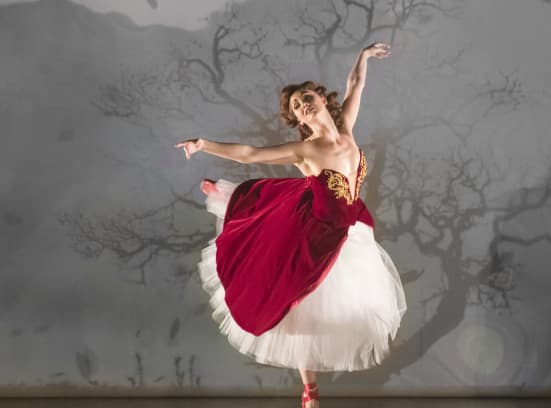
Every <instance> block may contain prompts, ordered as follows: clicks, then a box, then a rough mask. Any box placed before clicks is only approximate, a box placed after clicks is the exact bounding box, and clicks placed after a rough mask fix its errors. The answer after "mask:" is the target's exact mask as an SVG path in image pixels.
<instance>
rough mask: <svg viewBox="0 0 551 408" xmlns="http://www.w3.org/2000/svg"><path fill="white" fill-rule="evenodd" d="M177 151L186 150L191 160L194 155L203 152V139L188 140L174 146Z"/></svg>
mask: <svg viewBox="0 0 551 408" xmlns="http://www.w3.org/2000/svg"><path fill="white" fill-rule="evenodd" d="M174 147H175V148H177V149H184V152H185V153H186V158H187V159H189V158H190V157H191V155H192V154H193V153H196V152H198V151H200V150H201V148H202V147H203V141H202V140H201V139H199V138H198V139H188V140H184V141H181V142H179V143H177V144H175V145H174Z"/></svg>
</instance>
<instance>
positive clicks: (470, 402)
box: [0, 397, 551, 408]
mask: <svg viewBox="0 0 551 408" xmlns="http://www.w3.org/2000/svg"><path fill="white" fill-rule="evenodd" d="M0 407H1V408H38V407H40V408H188V407H189V408H215V407H216V408H293V407H295V408H298V407H300V397H297V398H63V399H60V398H14V399H0ZM550 407H551V399H539V398H538V399H535V398H518V399H515V398H513V399H512V398H503V399H501V398H500V399H496V398H480V399H469V398H329V397H327V398H322V399H321V401H320V408H550Z"/></svg>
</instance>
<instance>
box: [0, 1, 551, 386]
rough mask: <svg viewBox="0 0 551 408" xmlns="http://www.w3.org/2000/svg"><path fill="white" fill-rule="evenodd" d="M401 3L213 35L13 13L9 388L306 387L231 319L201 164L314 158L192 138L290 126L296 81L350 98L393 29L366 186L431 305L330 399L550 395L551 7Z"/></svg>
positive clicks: (286, 172) (7, 108) (286, 14)
mask: <svg viewBox="0 0 551 408" xmlns="http://www.w3.org/2000/svg"><path fill="white" fill-rule="evenodd" d="M3 3H8V2H6V1H4V2H3ZM9 3H13V2H9ZM80 3H83V4H84V5H83V4H80ZM143 3H146V4H149V6H148V7H149V10H150V13H152V14H154V13H167V10H168V9H170V8H172V10H174V8H175V7H180V8H181V9H188V8H189V7H190V6H189V3H188V2H177V1H176V0H173V1H171V2H170V1H168V0H165V1H163V0H159V1H158V2H146V1H145V0H144V2H143ZM197 3H200V2H197ZM201 3H202V2H201ZM360 3H362V2H360ZM365 3H368V2H365ZM390 3H392V2H388V1H380V2H379V1H375V9H374V19H373V22H372V26H371V27H369V28H368V29H367V31H366V27H368V26H367V23H366V21H367V20H366V10H363V9H361V8H359V7H355V6H353V5H349V9H347V7H346V6H345V3H344V2H343V1H341V0H334V1H332V2H330V1H328V0H326V1H323V2H320V1H314V0H311V1H307V0H304V1H299V2H293V1H291V0H288V1H281V2H269V1H268V0H257V1H250V2H245V3H239V4H237V5H235V7H234V8H233V9H232V8H228V9H226V12H225V13H224V12H223V11H219V12H214V13H213V14H211V15H210V16H209V18H208V20H205V23H204V24H205V25H204V26H202V27H201V28H196V27H186V26H180V27H174V26H172V27H167V26H163V25H161V24H158V23H159V21H161V22H163V21H166V24H173V23H172V22H171V20H170V19H164V18H165V17H166V14H165V17H162V16H155V18H153V17H152V18H151V20H149V21H148V20H147V19H146V18H144V19H143V20H141V22H140V24H142V22H150V23H156V25H155V26H147V25H143V24H142V25H136V24H135V23H134V22H133V21H132V20H131V19H130V18H129V17H128V16H133V15H134V16H135V15H136V10H134V9H133V8H134V7H135V8H140V10H142V8H143V4H141V3H140V4H138V3H137V2H132V3H130V2H124V3H123V2H119V8H120V9H119V12H120V13H122V14H120V13H119V14H113V13H110V14H101V13H99V12H98V11H97V10H91V9H88V8H87V7H86V2H85V1H80V2H79V4H77V3H72V2H70V1H68V0H42V1H39V2H21V3H18V2H16V4H4V5H2V6H1V7H0V56H1V58H0V78H1V82H0V124H1V126H0V129H1V139H0V140H1V141H2V144H1V145H0V146H1V148H0V255H1V256H0V279H1V281H0V342H1V343H0V344H1V347H0V390H1V393H2V395H17V394H18V393H23V392H31V391H32V392H34V393H43V394H44V393H49V394H52V395H53V394H60V393H70V392H71V393H75V394H81V395H99V394H112V393H119V394H120V393H123V394H133V393H139V392H141V393H164V394H166V393H180V394H216V393H225V394H228V393H233V394H242V395H256V394H261V395H266V394H289V395H295V394H296V390H297V386H298V385H297V384H298V383H299V378H298V374H297V372H295V371H293V370H284V369H279V368H273V367H267V366H261V365H258V364H255V363H253V362H252V361H251V360H249V359H248V358H247V357H245V356H242V355H240V354H239V353H238V352H236V351H234V350H233V349H232V348H231V347H230V346H229V345H228V344H227V342H226V341H225V339H224V338H223V337H222V336H221V335H219V334H218V331H217V328H216V325H215V323H214V321H213V320H212V319H211V318H210V309H209V307H208V304H207V296H206V294H205V293H204V292H203V291H202V289H201V287H200V284H199V281H198V277H197V269H196V263H197V261H198V260H199V253H200V249H201V248H202V247H203V246H205V244H206V242H207V241H208V240H209V239H210V237H212V236H213V234H214V217H213V216H212V215H211V214H209V213H207V212H206V211H205V209H204V206H203V195H202V193H201V192H200V190H199V187H198V186H199V182H200V180H201V179H202V178H204V177H209V178H218V177H221V176H223V177H225V178H227V179H230V180H233V181H239V180H244V179H246V178H251V177H284V176H296V177H298V176H300V174H299V173H298V172H297V170H296V169H294V168H291V167H290V166H287V167H285V166H262V165H260V166H253V165H251V166H246V165H239V164H237V163H232V162H228V161H224V160H222V159H219V158H216V157H213V156H207V155H205V154H198V155H195V156H193V157H192V159H191V160H190V161H186V159H185V158H184V157H183V154H182V152H181V151H177V150H175V149H174V148H172V145H173V144H174V143H175V142H177V141H179V140H182V139H186V138H191V137H206V138H211V139H215V140H225V141H234V142H237V141H241V142H244V143H250V144H254V145H264V144H277V143H281V142H282V141H284V140H291V139H292V138H293V137H294V135H292V133H290V132H289V131H288V130H286V129H282V128H281V127H280V124H279V123H278V121H277V103H278V100H277V92H278V90H279V89H280V88H281V86H282V85H283V84H285V83H287V82H298V81H302V80H304V79H307V78H312V79H316V80H322V81H324V82H326V83H327V84H328V86H329V88H330V89H336V90H338V91H339V92H340V94H341V95H342V92H343V91H344V83H345V79H346V75H347V73H348V69H349V68H350V66H351V64H352V63H353V61H354V58H355V55H356V53H357V51H358V50H359V49H360V48H361V47H362V46H365V45H367V44H369V43H371V42H373V41H386V42H391V43H392V45H393V55H392V58H389V59H387V60H384V61H370V63H369V68H368V84H367V87H366V90H365V92H364V96H363V98H364V99H363V105H362V111H361V113H360V117H359V120H358V123H357V125H356V128H355V135H356V139H357V141H358V143H359V144H360V146H361V147H362V148H364V149H365V150H366V151H368V152H369V166H370V174H369V177H368V184H367V187H365V188H364V189H363V191H362V197H363V199H364V200H365V201H366V203H367V206H368V207H369V208H370V210H371V211H372V212H373V213H374V215H375V216H376V219H377V221H376V222H377V224H376V227H377V229H376V235H377V239H378V240H379V241H380V242H381V243H382V245H383V246H384V247H385V248H386V249H387V250H388V252H389V253H390V254H391V256H392V257H393V259H395V261H396V263H397V266H398V268H399V270H400V272H401V274H402V278H403V281H404V284H405V289H406V296H407V299H408V304H409V310H408V312H407V314H406V315H405V318H404V321H403V324H402V327H401V329H400V331H399V334H398V339H397V341H396V343H395V344H394V347H393V353H392V355H391V356H390V357H389V358H388V359H387V360H386V361H385V362H384V363H383V365H382V366H381V367H379V368H376V369H373V370H369V371H364V372H356V373H337V374H334V375H332V374H325V375H323V376H322V377H321V381H322V383H323V387H324V390H325V392H326V393H327V394H334V395H352V394H354V395H373V394H384V395H420V394H428V395H473V394H476V395H489V394H500V395H504V394H513V395H532V394H541V393H546V392H549V389H550V385H551V363H550V362H551V356H550V354H551V349H550V347H549V343H550V337H551V327H550V325H549V315H550V311H551V310H550V309H551V300H550V299H549V296H548V293H549V287H550V283H551V274H550V269H549V261H551V256H550V255H549V250H550V243H551V237H550V235H549V231H550V230H551V218H550V214H551V209H550V204H551V199H550V195H551V171H550V168H549V159H550V158H551V149H550V148H551V141H550V138H549V136H550V135H549V129H550V128H551V117H550V115H549V112H550V109H549V108H550V95H551V94H550V92H551V80H550V79H549V78H550V77H549V75H548V71H549V65H550V62H551V49H550V48H549V46H548V40H549V38H551V26H550V25H549V24H548V20H549V16H551V4H549V2H546V1H540V0H530V1H523V2H520V1H513V0H486V1H483V2H481V1H477V0H465V1H450V2H445V1H436V0H431V1H424V2H420V1H419V2H418V1H416V0H412V1H411V2H408V3H409V4H412V8H411V9H409V10H402V9H400V7H398V8H396V9H395V10H394V11H393V10H392V9H389V8H388V7H389V4H390ZM397 3H398V4H401V3H402V2H397ZM421 3H423V4H425V5H424V6H423V5H421ZM212 4H214V3H212ZM165 7H166V8H165ZM213 7H214V6H213ZM142 11H143V10H142ZM142 11H140V13H141V14H140V16H142V17H143V16H144V14H143V12H142ZM204 12H205V9H203V8H201V9H200V13H198V14H199V15H200V14H201V13H204ZM124 14H126V15H127V16H125V15H124ZM337 14H338V15H341V16H342V20H341V22H340V25H339V27H338V29H337V30H336V31H335V32H332V33H331V32H329V31H328V27H329V26H330V25H331V24H332V23H333V22H335V21H336V19H335V16H336V15H337ZM222 27H225V28H227V33H226V34H224V32H223V31H221V28H222ZM216 36H218V37H216ZM215 38H219V42H218V43H217V42H216V41H215ZM216 44H218V47H219V49H218V50H216V49H214V50H213V47H215V46H216ZM222 48H235V50H240V51H242V52H245V54H238V53H237V52H221V51H220V49H222ZM213 51H214V53H213ZM213 55H215V59H213V58H214V57H213ZM199 59H200V60H201V61H202V65H201V64H199V63H197V62H192V61H193V60H195V61H197V60H199ZM327 394H326V395H327Z"/></svg>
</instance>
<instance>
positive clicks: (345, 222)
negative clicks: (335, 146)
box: [198, 149, 406, 371]
mask: <svg viewBox="0 0 551 408" xmlns="http://www.w3.org/2000/svg"><path fill="white" fill-rule="evenodd" d="M366 175H367V162H366V158H365V155H364V153H363V151H362V150H361V149H360V162H359V164H358V168H357V177H356V180H357V181H356V186H354V195H353V196H352V194H351V191H350V186H349V182H348V180H347V178H346V176H344V175H343V174H341V173H340V172H338V171H335V170H331V169H323V170H322V171H321V173H320V174H319V175H317V176H308V177H301V178H260V179H252V180H246V181H244V182H242V183H240V184H236V183H232V182H230V181H228V180H224V179H219V180H218V181H217V182H216V187H217V189H218V190H219V191H220V192H219V193H212V194H209V195H208V196H207V198H206V206H207V210H208V211H209V212H211V213H213V214H214V215H216V217H217V222H216V236H215V237H214V238H213V239H211V240H210V241H209V243H208V246H207V247H206V248H204V249H203V250H202V251H201V258H202V259H201V261H200V262H199V265H198V266H199V275H200V277H201V280H202V282H203V288H204V289H205V290H206V292H207V293H208V294H209V296H210V304H211V306H212V307H213V309H214V311H213V314H212V316H213V318H214V319H215V320H216V321H217V322H218V323H219V329H220V331H221V332H222V334H224V335H226V336H227V337H228V340H229V342H230V343H231V345H232V346H233V347H235V348H236V349H237V350H238V351H239V352H241V353H243V354H246V355H248V356H250V357H252V358H254V359H255V360H256V361H257V362H259V363H263V364H268V365H273V366H278V367H290V368H297V369H298V368H301V369H308V370H313V371H354V370H365V369H367V368H369V367H372V366H373V365H377V364H380V363H381V361H382V360H383V359H384V358H385V357H386V355H387V354H388V352H389V336H390V338H391V339H392V340H393V339H394V338H395V336H396V332H397V330H398V327H399V326H400V321H401V319H402V316H403V314H404V313H405V311H406V301H405V296H404V290H403V287H402V283H401V281H400V277H399V275H398V272H397V270H396V268H395V266H394V264H393V262H392V260H391V259H390V257H389V255H388V254H387V253H386V251H385V250H384V249H383V248H382V247H381V246H380V245H379V244H378V243H377V242H376V241H375V239H374V236H373V218H372V217H371V214H370V213H369V211H368V210H367V208H366V207H365V204H364V203H363V201H362V200H361V199H359V198H358V194H359V192H360V187H361V185H362V183H363V181H364V180H365V177H366ZM352 197H354V198H352Z"/></svg>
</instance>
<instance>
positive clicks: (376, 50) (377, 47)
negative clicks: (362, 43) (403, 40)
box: [364, 43, 390, 59]
mask: <svg viewBox="0 0 551 408" xmlns="http://www.w3.org/2000/svg"><path fill="white" fill-rule="evenodd" d="M364 50H365V51H367V53H368V54H367V55H368V58H369V57H375V58H378V59H381V58H386V57H388V56H389V55H390V45H388V44H385V43H373V44H371V45H368V46H367V47H365V48H364Z"/></svg>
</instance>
